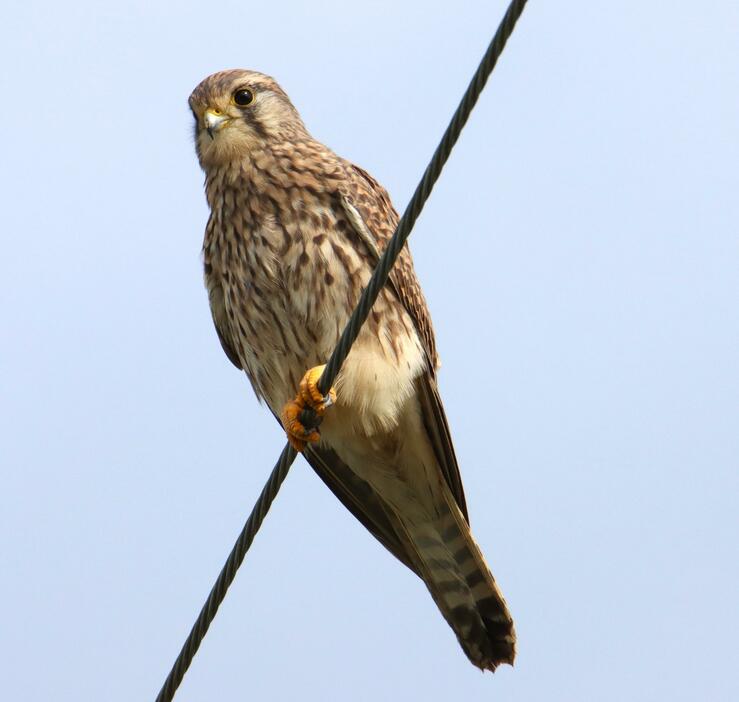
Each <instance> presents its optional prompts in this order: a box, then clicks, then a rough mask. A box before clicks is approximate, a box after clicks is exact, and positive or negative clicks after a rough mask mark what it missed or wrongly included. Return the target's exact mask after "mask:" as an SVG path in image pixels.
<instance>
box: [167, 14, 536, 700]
mask: <svg viewBox="0 0 739 702" xmlns="http://www.w3.org/2000/svg"><path fill="white" fill-rule="evenodd" d="M525 5H526V0H512V2H511V3H510V5H509V6H508V9H507V10H506V13H505V15H504V17H503V19H502V21H501V23H500V25H499V26H498V29H497V31H496V32H495V36H494V37H493V40H492V41H491V42H490V45H489V46H488V48H487V51H486V52H485V55H484V56H483V59H482V61H481V62H480V65H479V66H478V68H477V71H475V75H474V76H473V78H472V80H471V81H470V84H469V86H468V87H467V90H466V91H465V93H464V96H463V97H462V100H461V102H460V104H459V106H458V107H457V110H456V112H455V113H454V116H453V117H452V120H451V122H450V123H449V126H448V127H447V129H446V131H445V132H444V136H443V137H442V139H441V142H440V143H439V145H438V146H437V147H436V151H435V152H434V155H433V156H432V158H431V161H430V163H429V165H428V166H427V168H426V171H425V172H424V174H423V178H422V179H421V182H420V183H419V185H418V187H417V188H416V191H415V192H414V193H413V197H412V198H411V201H410V202H409V203H408V207H406V210H405V212H404V213H403V216H402V217H401V219H400V222H399V223H398V227H397V229H396V230H395V233H394V234H393V236H392V238H391V239H390V242H389V243H388V245H387V248H386V249H385V251H384V253H383V254H382V256H381V258H380V260H379V261H378V263H377V266H376V267H375V270H374V273H373V274H372V277H371V278H370V281H369V283H368V284H367V287H366V288H365V289H364V291H363V293H362V296H361V297H360V299H359V302H358V303H357V306H356V308H355V310H354V312H353V313H352V316H351V317H350V319H349V322H348V323H347V325H346V328H345V329H344V331H343V333H342V335H341V338H340V339H339V342H338V344H337V345H336V348H335V349H334V352H333V353H332V354H331V358H330V359H329V361H328V363H327V364H326V368H325V369H324V371H323V374H322V375H321V377H320V379H319V381H318V388H319V389H320V391H321V392H322V393H324V394H326V393H327V392H328V390H329V388H330V387H331V385H332V384H333V383H334V381H335V380H336V376H337V375H338V373H339V371H340V370H341V366H342V364H343V363H344V361H345V360H346V357H347V356H348V354H349V351H350V350H351V347H352V344H353V343H354V341H355V339H356V338H357V336H358V334H359V331H360V329H361V328H362V324H363V323H364V321H365V320H366V319H367V316H368V315H369V312H370V310H371V309H372V305H373V304H374V303H375V300H376V299H377V296H378V295H379V293H380V290H381V289H382V288H383V286H384V285H385V283H386V282H387V279H388V276H389V275H390V270H391V269H392V267H393V264H394V263H395V260H396V259H397V258H398V255H399V254H400V251H401V249H402V248H403V245H404V244H405V241H406V239H407V238H408V235H409V234H410V233H411V230H412V229H413V225H414V224H415V222H416V219H418V216H419V215H420V214H421V210H422V209H423V206H424V204H425V203H426V200H427V199H428V197H429V195H430V194H431V190H432V188H433V187H434V184H435V183H436V181H437V179H438V178H439V175H440V174H441V171H442V169H443V167H444V164H445V163H446V161H447V159H448V158H449V154H450V153H451V150H452V148H453V147H454V145H455V144H456V142H457V139H458V138H459V135H460V133H461V132H462V128H463V127H464V125H465V123H466V122H467V119H468V118H469V116H470V113H471V112H472V108H473V107H474V106H475V103H476V102H477V99H478V98H479V97H480V93H481V92H482V89H483V88H484V87H485V83H486V82H487V79H488V77H489V76H490V74H491V73H492V71H493V68H495V64H496V63H497V62H498V58H499V57H500V55H501V53H502V52H503V49H504V48H505V45H506V42H507V41H508V38H509V37H510V35H511V33H512V32H513V28H514V27H515V25H516V22H517V21H518V18H519V17H520V16H521V13H522V12H523V9H524V6H525ZM296 455H297V454H296V452H295V450H294V449H293V448H292V447H291V446H290V445H289V444H286V445H285V448H283V449H282V453H281V454H280V458H279V460H278V461H277V464H276V465H275V467H274V468H273V469H272V473H271V474H270V476H269V479H268V480H267V483H266V485H265V486H264V488H263V489H262V492H261V494H260V495H259V499H258V500H257V502H256V504H255V505H254V509H253V510H252V512H251V514H250V515H249V518H248V519H247V521H246V524H245V525H244V528H243V529H242V531H241V533H240V534H239V537H238V539H237V540H236V543H235V544H234V547H233V549H232V550H231V553H230V554H229V557H228V560H227V561H226V563H225V565H224V566H223V569H222V570H221V572H220V574H219V575H218V579H217V580H216V583H215V585H213V588H212V590H211V591H210V594H209V595H208V599H207V600H206V602H205V604H204V605H203V608H202V609H201V610H200V614H199V615H198V618H197V621H196V622H195V624H194V625H193V627H192V629H191V630H190V634H189V635H188V637H187V640H186V641H185V644H184V645H183V646H182V649H181V650H180V653H179V655H178V656H177V660H176V661H175V663H174V665H173V666H172V669H171V670H170V672H169V675H168V676H167V679H166V681H165V682H164V685H163V686H162V689H161V690H160V691H159V694H158V695H157V698H156V702H170V701H171V700H172V699H173V698H174V695H175V692H176V691H177V688H178V687H179V685H180V683H181V682H182V679H183V677H184V676H185V673H186V672H187V669H188V668H189V667H190V663H191V662H192V659H193V658H194V657H195V654H196V653H197V650H198V648H200V644H201V643H202V641H203V638H204V637H205V634H206V632H207V631H208V628H209V627H210V625H211V623H212V621H213V619H215V616H216V613H217V612H218V608H219V607H220V605H221V603H222V602H223V600H224V598H225V596H226V591H227V590H228V588H229V587H230V585H231V583H232V582H233V580H234V578H235V577H236V571H237V570H238V568H239V566H240V565H241V563H242V561H243V560H244V557H245V556H246V552H247V551H248V550H249V547H250V546H251V544H252V541H253V540H254V537H255V535H256V533H257V531H259V527H260V526H261V525H262V522H263V521H264V517H265V516H266V514H267V511H268V510H269V508H270V506H271V504H272V502H273V500H274V499H275V497H276V496H277V493H278V491H279V489H280V486H281V485H282V482H283V481H284V480H285V477H286V476H287V473H288V471H289V470H290V466H291V465H292V463H293V461H294V460H295V457H296Z"/></svg>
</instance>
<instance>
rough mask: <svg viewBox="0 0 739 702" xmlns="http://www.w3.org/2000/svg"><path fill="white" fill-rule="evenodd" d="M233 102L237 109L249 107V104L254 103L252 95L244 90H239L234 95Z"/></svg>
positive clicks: (249, 91)
mask: <svg viewBox="0 0 739 702" xmlns="http://www.w3.org/2000/svg"><path fill="white" fill-rule="evenodd" d="M234 102H235V103H236V104H237V105H239V107H246V106H247V105H251V103H252V102H254V93H252V91H251V90H247V89H246V88H239V89H238V90H237V91H236V92H235V93H234Z"/></svg>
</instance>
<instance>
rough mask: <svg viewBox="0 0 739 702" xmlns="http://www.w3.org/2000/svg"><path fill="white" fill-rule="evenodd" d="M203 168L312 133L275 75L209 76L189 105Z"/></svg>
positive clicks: (230, 73)
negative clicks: (193, 119)
mask: <svg viewBox="0 0 739 702" xmlns="http://www.w3.org/2000/svg"><path fill="white" fill-rule="evenodd" d="M189 105H190V109H191V110H192V113H193V116H194V118H195V150H196V151H197V153H198V159H199V160H200V165H201V166H202V167H203V169H205V170H207V169H208V168H210V167H213V166H217V165H219V164H221V163H225V162H229V161H235V160H240V159H243V158H245V157H248V156H249V154H253V153H255V152H257V151H259V150H261V149H263V148H265V147H266V146H268V145H269V144H270V143H274V142H275V141H283V140H288V139H295V138H296V137H300V136H303V135H305V134H306V132H305V127H304V125H303V122H302V120H301V119H300V115H299V114H298V112H297V110H296V109H295V108H294V107H293V104H292V103H291V102H290V99H289V98H288V97H287V95H286V94H285V92H284V91H283V90H282V88H281V87H280V86H279V85H278V84H277V83H276V81H274V80H273V79H272V78H270V77H269V76H265V75H263V74H262V73H257V72H256V71H246V70H241V69H236V70H230V71H221V72H220V73H214V74H213V75H212V76H208V78H206V79H205V80H204V81H203V82H202V83H200V85H198V87H197V88H195V90H193V91H192V95H190V100H189Z"/></svg>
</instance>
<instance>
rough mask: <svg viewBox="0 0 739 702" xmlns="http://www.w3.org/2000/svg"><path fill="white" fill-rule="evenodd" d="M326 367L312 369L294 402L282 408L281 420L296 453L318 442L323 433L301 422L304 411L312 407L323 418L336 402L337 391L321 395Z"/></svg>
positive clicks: (301, 383) (304, 377)
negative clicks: (321, 384)
mask: <svg viewBox="0 0 739 702" xmlns="http://www.w3.org/2000/svg"><path fill="white" fill-rule="evenodd" d="M325 367H326V366H316V367H315V368H311V369H310V370H309V371H308V372H307V373H306V374H305V375H304V376H303V379H302V380H301V381H300V387H299V389H298V394H297V396H296V397H295V399H294V400H290V402H287V403H286V404H285V406H284V407H283V408H282V414H281V415H280V419H281V421H282V426H283V427H284V429H285V432H286V433H287V440H288V441H289V442H290V445H291V446H292V447H293V448H294V449H295V450H296V451H302V450H303V449H304V448H305V446H306V444H307V443H308V442H309V441H318V440H319V439H320V438H321V433H320V432H319V431H318V428H317V427H311V428H306V427H305V426H303V423H302V422H301V414H302V412H303V410H304V409H306V408H307V407H310V408H311V409H312V410H313V411H314V412H315V413H316V415H317V416H318V419H319V421H320V419H321V418H322V417H323V415H324V414H325V413H326V410H327V409H328V408H329V407H331V405H333V404H334V402H336V391H335V390H334V389H333V388H331V389H330V390H329V391H328V395H326V396H324V395H321V391H320V390H319V389H318V387H317V383H318V379H319V378H320V377H321V374H322V373H323V369H324V368H325Z"/></svg>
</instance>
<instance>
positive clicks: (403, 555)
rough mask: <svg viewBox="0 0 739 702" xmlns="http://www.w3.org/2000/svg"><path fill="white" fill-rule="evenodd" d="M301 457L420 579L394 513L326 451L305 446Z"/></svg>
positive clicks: (348, 469) (345, 505) (356, 476)
mask: <svg viewBox="0 0 739 702" xmlns="http://www.w3.org/2000/svg"><path fill="white" fill-rule="evenodd" d="M303 456H304V457H305V459H306V460H307V461H308V463H310V465H311V467H312V468H313V470H315V471H316V473H317V474H318V477H319V478H321V480H323V482H324V483H326V485H327V486H328V488H329V489H330V490H331V492H333V493H334V495H336V497H338V498H339V500H340V501H341V502H342V503H343V505H344V507H346V508H347V509H348V510H349V511H350V512H351V513H352V514H353V515H354V516H355V517H356V518H357V519H358V520H359V521H360V522H361V523H362V524H363V525H364V527H365V528H366V529H367V530H368V531H369V532H370V533H371V534H372V535H373V536H374V537H375V538H376V539H377V540H378V541H379V542H380V543H381V544H382V545H383V546H384V547H385V548H386V549H387V550H388V551H390V553H392V554H393V555H394V556H395V557H396V558H397V559H398V560H399V561H400V562H401V563H403V564H404V565H406V566H408V567H409V568H410V569H411V570H412V571H413V572H414V573H415V574H416V575H419V576H420V573H419V571H418V568H417V566H416V565H415V564H414V563H413V561H412V560H411V559H410V558H409V555H408V545H407V543H405V541H404V540H402V539H401V535H402V534H403V533H404V532H403V528H402V527H401V526H400V523H399V522H398V519H397V517H396V516H395V513H394V512H393V511H392V509H390V508H389V506H388V505H387V504H386V502H385V500H383V499H382V498H381V497H380V496H379V494H378V493H377V492H376V491H375V490H374V489H373V488H372V487H371V486H370V484H369V483H367V482H366V481H364V480H362V478H360V477H359V476H358V475H357V474H356V473H355V472H354V471H352V470H351V468H349V467H348V466H347V465H346V464H345V463H344V462H343V461H342V460H341V459H340V458H339V457H338V456H337V455H336V453H335V452H334V451H333V450H332V449H330V448H328V447H325V446H319V445H316V444H309V445H308V446H307V447H306V449H305V451H303Z"/></svg>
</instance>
